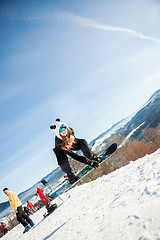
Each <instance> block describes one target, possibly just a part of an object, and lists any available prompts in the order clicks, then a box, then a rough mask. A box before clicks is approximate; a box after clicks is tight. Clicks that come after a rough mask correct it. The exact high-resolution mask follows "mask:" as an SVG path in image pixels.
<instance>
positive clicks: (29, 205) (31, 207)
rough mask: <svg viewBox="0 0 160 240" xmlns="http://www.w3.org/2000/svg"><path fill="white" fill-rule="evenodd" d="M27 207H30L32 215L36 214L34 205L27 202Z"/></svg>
mask: <svg viewBox="0 0 160 240" xmlns="http://www.w3.org/2000/svg"><path fill="white" fill-rule="evenodd" d="M27 207H28V209H29V210H31V212H32V213H34V212H35V210H34V208H33V203H31V202H29V201H27Z"/></svg>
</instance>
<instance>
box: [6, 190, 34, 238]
mask: <svg viewBox="0 0 160 240" xmlns="http://www.w3.org/2000/svg"><path fill="white" fill-rule="evenodd" d="M3 192H4V193H5V194H6V195H7V196H8V198H9V203H10V205H11V208H12V209H13V210H15V213H16V215H17V221H18V222H20V223H21V224H22V225H23V226H24V227H25V230H24V232H23V233H25V232H28V231H29V230H30V229H31V227H33V226H34V222H33V221H32V219H30V218H29V217H28V216H27V214H26V213H25V212H24V211H23V209H22V202H21V201H20V199H19V198H18V196H17V195H16V193H14V192H11V191H10V190H9V189H8V188H4V189H3Z"/></svg>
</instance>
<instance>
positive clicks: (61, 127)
mask: <svg viewBox="0 0 160 240" xmlns="http://www.w3.org/2000/svg"><path fill="white" fill-rule="evenodd" d="M66 129H67V127H66V125H61V126H60V128H59V131H60V132H63V131H64V130H66Z"/></svg>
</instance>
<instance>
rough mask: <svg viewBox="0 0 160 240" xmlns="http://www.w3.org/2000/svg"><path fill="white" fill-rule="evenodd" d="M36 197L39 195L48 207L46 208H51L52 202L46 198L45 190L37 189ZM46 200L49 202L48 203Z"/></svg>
mask: <svg viewBox="0 0 160 240" xmlns="http://www.w3.org/2000/svg"><path fill="white" fill-rule="evenodd" d="M35 195H36V196H38V195H39V197H40V198H41V200H42V202H43V204H44V205H45V206H46V207H49V205H50V202H51V201H50V200H49V199H48V198H47V197H46V195H45V194H44V189H41V188H39V187H37V193H36V194H35ZM45 200H46V201H47V202H48V203H46V202H45Z"/></svg>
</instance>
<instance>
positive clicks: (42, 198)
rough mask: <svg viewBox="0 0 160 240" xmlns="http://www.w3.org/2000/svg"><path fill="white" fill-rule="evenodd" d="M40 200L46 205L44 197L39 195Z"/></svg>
mask: <svg viewBox="0 0 160 240" xmlns="http://www.w3.org/2000/svg"><path fill="white" fill-rule="evenodd" d="M41 200H42V202H43V204H44V205H45V206H46V201H45V200H44V197H41Z"/></svg>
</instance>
